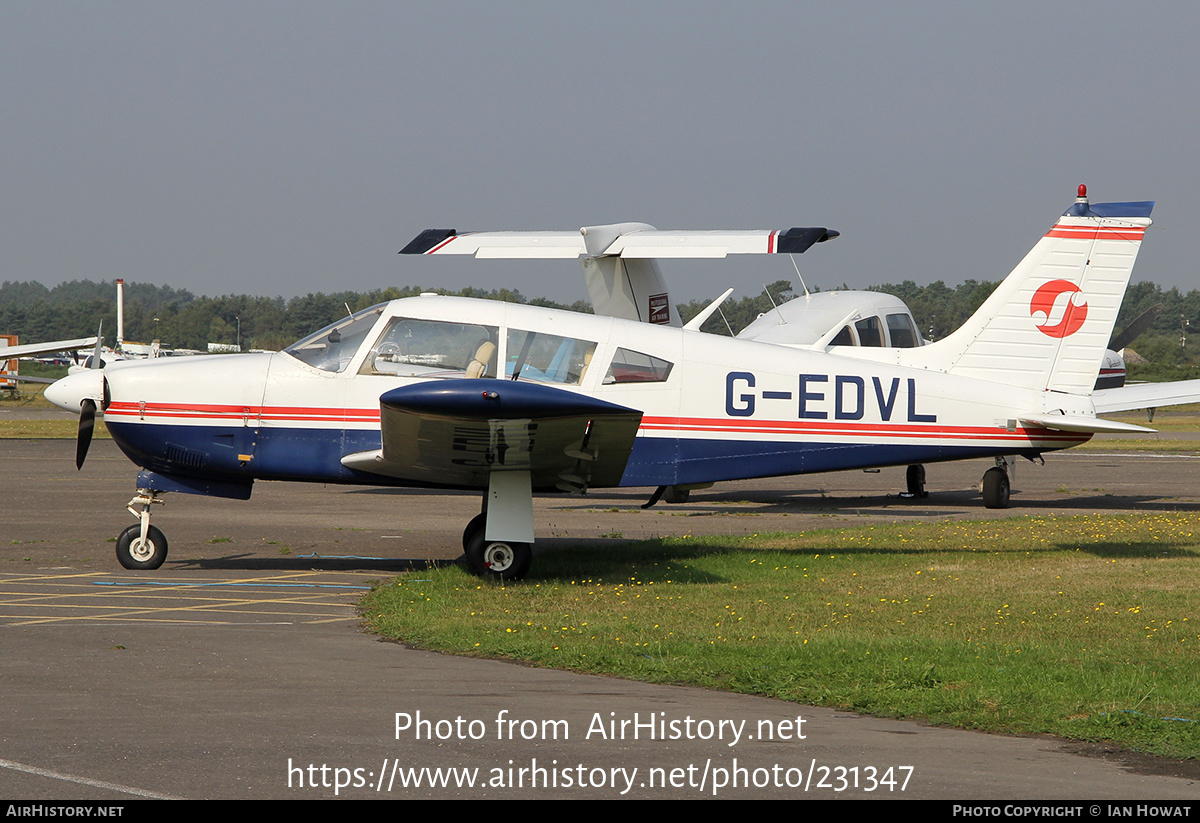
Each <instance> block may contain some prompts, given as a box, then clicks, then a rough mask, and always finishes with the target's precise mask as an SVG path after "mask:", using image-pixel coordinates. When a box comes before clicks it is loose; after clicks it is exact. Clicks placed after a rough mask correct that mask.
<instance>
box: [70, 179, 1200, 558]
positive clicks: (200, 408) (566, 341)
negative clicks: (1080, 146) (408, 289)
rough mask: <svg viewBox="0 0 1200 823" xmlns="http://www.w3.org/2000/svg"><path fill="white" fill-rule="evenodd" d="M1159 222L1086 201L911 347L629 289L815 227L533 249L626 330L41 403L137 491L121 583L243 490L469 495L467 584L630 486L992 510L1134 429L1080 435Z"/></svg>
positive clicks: (773, 246)
mask: <svg viewBox="0 0 1200 823" xmlns="http://www.w3.org/2000/svg"><path fill="white" fill-rule="evenodd" d="M1152 207H1153V204H1152V203H1141V202H1139V203H1107V204H1095V205H1092V204H1089V202H1088V200H1087V198H1086V196H1084V193H1083V191H1082V190H1081V192H1080V197H1079V198H1078V199H1077V200H1076V202H1075V204H1074V205H1072V207H1071V208H1070V209H1068V210H1067V212H1066V213H1065V214H1064V215H1063V216H1062V217H1061V218H1060V219H1059V220H1058V221H1057V222H1056V223H1055V224H1054V226H1053V227H1052V228H1051V229H1050V231H1049V232H1047V234H1046V235H1045V236H1044V237H1042V238H1041V239H1040V240H1039V241H1038V243H1037V245H1036V246H1034V248H1033V250H1032V251H1031V252H1030V253H1029V254H1028V255H1027V256H1026V258H1025V259H1024V260H1023V261H1022V262H1021V263H1020V264H1019V265H1018V266H1017V268H1016V269H1014V270H1013V272H1012V274H1010V275H1009V276H1008V278H1007V279H1005V280H1004V282H1003V283H1001V285H1000V286H999V287H998V288H997V289H996V291H995V293H993V294H992V296H991V297H990V298H988V300H987V301H986V302H985V303H984V304H983V305H982V306H981V307H980V309H979V310H978V311H977V312H976V313H975V315H973V316H972V317H971V318H970V319H969V320H968V321H967V322H966V323H965V324H964V325H963V327H962V328H961V329H959V330H958V331H956V332H955V333H953V334H951V335H949V336H947V337H946V338H944V339H943V340H940V341H937V342H935V343H931V344H929V345H925V346H913V347H908V348H903V347H898V346H890V347H886V348H885V347H875V348H868V347H861V346H860V347H848V346H847V347H834V348H832V349H831V350H830V351H824V350H814V349H812V348H808V349H805V348H796V347H790V346H781V345H778V344H773V343H764V342H760V341H757V340H746V339H736V338H734V339H731V338H728V337H724V336H716V335H710V334H705V333H702V332H700V331H699V330H698V327H699V324H700V323H702V322H703V319H702V318H700V319H699V320H698V322H697V320H693V321H692V322H691V323H689V324H688V325H687V326H683V327H676V326H672V325H670V323H671V318H672V312H673V311H674V309H673V308H672V307H671V305H670V304H669V303H667V304H665V305H664V304H663V303H662V302H661V300H659V299H657V296H658V295H659V294H663V293H665V290H664V291H663V292H656V291H651V292H648V293H641V292H639V291H636V290H632V289H630V290H626V289H625V286H626V285H627V284H628V282H629V281H628V278H625V277H623V276H622V270H625V271H627V270H628V266H629V264H630V263H631V262H632V263H633V264H634V266H635V267H637V266H643V265H647V264H646V263H645V262H644V261H647V260H653V258H655V257H662V256H664V253H665V252H670V251H671V250H674V252H675V253H674V254H672V255H671V256H692V257H699V256H711V257H723V256H725V254H727V253H734V252H739V251H741V252H759V253H800V252H803V251H804V250H806V249H807V248H809V247H811V246H812V245H813V244H815V243H817V242H820V241H821V240H823V239H828V238H829V237H832V236H836V233H834V232H830V231H829V230H827V229H824V228H804V229H789V230H786V231H782V232H781V231H739V232H658V231H654V230H651V229H647V228H640V227H639V228H637V229H636V230H632V231H629V232H625V231H623V230H621V229H620V227H599V229H600V230H599V231H592V230H590V229H588V230H584V231H583V232H580V233H559V236H557V237H556V238H555V239H554V240H552V241H549V242H544V241H537V242H543V243H544V244H543V246H542V248H543V249H544V250H545V252H546V254H545V255H544V256H559V257H569V256H576V257H578V256H581V255H582V256H585V258H586V259H585V269H587V267H588V266H594V267H595V270H596V271H597V272H598V273H599V275H598V277H599V280H600V281H601V282H607V283H608V284H609V286H610V288H609V294H610V295H611V296H612V300H613V302H614V303H616V304H621V303H624V305H625V308H624V309H622V310H631V311H636V312H637V313H638V319H626V318H621V317H614V316H610V314H611V313H610V314H605V313H601V314H598V315H584V314H578V313H572V312H563V311H557V310H552V309H544V308H538V307H533V306H525V305H513V304H505V303H497V302H494V301H485V300H473V299H467V298H453V297H441V296H437V295H424V296H421V297H413V298H407V299H403V300H395V301H392V302H390V303H384V304H380V305H377V306H372V307H370V308H368V309H364V310H362V311H360V312H357V313H355V314H353V315H351V316H348V317H346V318H343V319H341V320H339V321H337V322H335V323H333V324H331V325H329V326H327V327H325V328H324V329H321V330H320V331H318V332H316V333H314V334H312V335H310V336H308V337H306V338H304V339H302V340H300V341H298V342H297V343H295V344H294V345H292V346H291V347H289V348H288V349H287V350H285V351H283V352H275V353H268V354H259V355H254V354H250V355H234V356H214V357H199V358H188V359H185V360H166V359H160V360H149V361H129V362H120V363H113V364H110V365H109V366H108V367H107V368H106V369H104V370H92V371H89V372H86V373H81V374H75V375H70V376H68V377H66V378H64V379H63V380H61V381H59V382H58V383H56V384H55V385H54V386H51V387H50V388H49V389H47V392H46V396H47V398H49V399H51V400H52V402H54V403H56V404H57V405H59V406H61V407H62V408H66V409H72V410H76V411H79V412H80V418H81V428H82V427H84V426H90V422H91V420H90V418H94V415H95V413H96V410H97V408H98V407H99V408H101V409H103V410H104V414H105V421H106V423H107V425H108V428H109V431H110V432H111V434H112V437H113V439H114V440H115V441H116V443H117V445H118V446H119V447H120V448H121V450H122V451H123V452H124V453H125V454H126V455H127V456H128V457H129V458H130V459H131V460H133V462H134V463H136V464H137V465H139V466H140V467H142V468H143V471H142V472H141V474H139V475H138V480H137V494H136V496H135V497H134V499H133V500H132V501H130V505H129V509H130V511H131V512H132V513H133V514H134V515H135V516H136V517H137V518H138V519H139V522H138V523H137V524H136V525H133V526H130V527H129V528H128V529H126V530H125V531H124V532H123V533H122V534H121V536H120V538H119V540H118V543H117V556H118V559H119V560H120V562H121V563H122V565H124V566H125V567H127V568H145V569H149V568H157V567H158V566H160V565H161V564H162V562H163V559H164V557H165V556H166V552H167V542H166V539H165V537H164V536H163V534H162V532H161V531H160V530H159V529H157V528H156V527H154V526H152V525H151V524H150V509H151V506H152V504H154V503H161V502H162V500H161V499H160V498H161V495H162V494H164V493H166V492H172V491H178V492H187V493H191V494H206V495H215V496H221V497H231V498H240V499H247V498H249V497H250V493H251V490H252V488H253V483H254V481H255V480H260V479H261V480H296V481H309V482H326V483H347V484H370V485H382V484H392V485H400V486H424V487H433V488H456V489H477V490H479V491H480V492H481V493H482V495H481V496H482V511H481V513H480V514H479V515H478V516H477V517H475V518H473V519H472V520H471V521H470V522H469V523H468V524H467V525H466V528H465V530H464V532H463V545H464V549H465V551H466V558H467V563H468V566H469V567H470V569H471V570H472V571H473V572H474V573H476V574H479V575H482V576H490V577H496V578H502V579H517V578H520V577H522V576H524V574H525V573H526V572H527V571H528V569H529V566H530V560H531V548H530V544H531V543H532V542H533V537H534V523H533V498H532V495H533V493H534V492H542V491H568V492H584V491H586V490H587V489H589V488H604V487H615V486H625V487H628V486H646V487H653V488H655V489H656V491H655V492H654V495H653V497H652V498H651V501H653V500H656V499H657V498H658V497H659V496H660V495H662V494H663V493H664V492H665V491H666V490H667V489H668V488H671V487H674V488H676V489H679V488H682V489H687V488H689V487H696V486H698V485H706V484H711V483H714V482H719V481H723V480H735V479H742V478H751V477H771V476H780V475H791V474H803V473H810V472H823V471H835V470H841V469H852V468H872V467H878V466H894V465H900V466H903V465H909V464H923V463H930V462H936V461H942V460H958V459H964V458H973V457H985V458H995V461H996V465H995V466H994V467H992V468H989V469H988V470H987V471H986V473H985V474H984V477H983V481H982V485H983V494H984V502H985V504H986V505H988V506H990V507H1001V506H1006V505H1007V504H1008V498H1009V474H1008V471H1007V465H1008V462H1007V459H1006V458H1007V457H1009V456H1013V455H1021V456H1024V457H1027V458H1030V459H1035V460H1036V459H1040V458H1041V456H1042V455H1043V454H1045V453H1047V452H1051V451H1054V450H1057V449H1063V448H1068V447H1070V446H1074V445H1077V444H1079V443H1082V442H1084V441H1086V440H1087V439H1088V438H1089V437H1091V435H1092V434H1093V433H1095V432H1103V431H1138V432H1144V431H1151V430H1150V429H1146V428H1143V427H1141V426H1134V425H1131V424H1127V423H1120V422H1115V421H1108V420H1103V419H1100V418H1098V417H1097V411H1098V410H1101V407H1102V406H1103V410H1107V411H1116V410H1119V409H1121V408H1140V407H1142V406H1144V405H1146V404H1145V403H1144V402H1143V401H1144V399H1145V398H1144V397H1143V396H1142V395H1137V396H1132V395H1129V394H1125V392H1128V389H1129V387H1125V388H1121V389H1114V390H1111V391H1110V392H1109V393H1108V394H1107V395H1106V397H1105V399H1104V402H1103V403H1101V402H1099V401H1098V400H1097V399H1096V397H1095V396H1094V390H1093V386H1094V384H1095V381H1096V376H1097V374H1098V372H1099V369H1100V365H1101V361H1102V359H1103V356H1104V351H1105V345H1106V343H1107V342H1108V340H1109V338H1110V336H1111V334H1112V328H1113V324H1114V322H1115V320H1116V316H1117V311H1118V309H1119V307H1120V304H1121V298H1122V295H1123V294H1124V291H1125V287H1126V284H1127V283H1128V280H1129V277H1130V274H1131V272H1132V270H1133V265H1134V261H1135V259H1136V256H1137V251H1138V248H1139V247H1140V245H1141V241H1142V236H1143V234H1144V233H1145V230H1146V228H1147V227H1148V226H1149V225H1150V223H1151V221H1150V212H1151V209H1152ZM488 234H491V235H493V236H494V235H497V234H503V233H488ZM570 234H573V235H574V236H573V237H571V236H570ZM472 237H475V238H476V239H478V238H479V235H471V234H464V235H458V234H456V233H454V232H445V233H443V235H442V236H441V237H440V238H437V237H434V236H431V235H430V233H429V232H425V233H423V234H422V235H421V237H419V238H418V239H417V240H415V241H414V243H413V244H410V245H409V247H408V248H407V249H406V251H409V252H413V253H419V252H421V251H422V250H423V251H425V252H430V251H432V252H435V253H436V252H438V251H439V250H441V251H442V252H445V250H446V249H447V248H448V247H449V246H451V245H453V244H455V243H462V244H463V247H464V248H469V247H470V245H471V244H472V243H474V242H475V241H473V240H472V239H471V238H472ZM529 240H530V238H529V237H528V236H525V237H518V238H513V239H512V241H511V242H512V245H510V246H509V248H510V249H511V248H512V247H513V245H517V246H520V245H525V246H527V245H529ZM431 241H432V242H431ZM414 244H415V245H414ZM501 246H502V244H501ZM422 247H423V248H422ZM483 248H484V246H483V245H478V244H477V249H476V251H479V250H481V249H483ZM471 253H476V252H471ZM491 256H504V255H503V254H499V253H492V254H491ZM509 256H520V255H516V254H510V255H509ZM588 261H591V262H590V263H589V262H588ZM593 299H595V296H594V295H593ZM715 308H716V304H714V305H713V306H710V307H709V308H708V309H706V313H708V314H711V312H712V311H714V310H715ZM706 316H707V315H706ZM644 319H649V320H655V321H656V322H651V323H648V322H641V320H644ZM851 348H853V354H854V356H847V353H848V351H849V350H850V349H851ZM1196 382H1198V383H1200V381H1196ZM1134 388H1140V387H1134ZM1190 388H1192V389H1195V387H1190ZM1182 393H1184V390H1182V389H1178V388H1177V389H1176V394H1178V395H1180V396H1182ZM1162 399H1163V398H1161V397H1160V398H1158V400H1160V401H1161V400H1162ZM1176 402H1185V401H1182V400H1178V401H1176ZM1157 404H1158V405H1165V403H1163V402H1158V403H1157ZM81 444H82V440H81ZM83 452H86V446H84V447H83ZM82 456H83V454H81V455H80V458H82Z"/></svg>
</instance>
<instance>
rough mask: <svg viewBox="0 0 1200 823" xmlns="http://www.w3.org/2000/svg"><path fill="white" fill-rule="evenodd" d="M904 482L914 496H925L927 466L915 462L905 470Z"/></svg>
mask: <svg viewBox="0 0 1200 823" xmlns="http://www.w3.org/2000/svg"><path fill="white" fill-rule="evenodd" d="M904 482H905V485H907V486H908V493H909V494H911V495H912V496H913V497H924V496H925V466H923V465H922V464H920V463H914V464H913V465H911V466H909V467H908V468H907V469H906V470H905V472H904Z"/></svg>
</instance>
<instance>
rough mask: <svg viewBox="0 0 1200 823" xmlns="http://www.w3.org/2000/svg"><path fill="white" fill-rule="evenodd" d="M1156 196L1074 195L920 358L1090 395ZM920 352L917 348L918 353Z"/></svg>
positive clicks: (952, 369) (958, 370)
mask: <svg viewBox="0 0 1200 823" xmlns="http://www.w3.org/2000/svg"><path fill="white" fill-rule="evenodd" d="M1153 208H1154V203H1153V202H1152V201H1151V202H1139V203H1097V204H1095V205H1091V204H1089V203H1088V200H1087V189H1086V188H1085V187H1084V186H1080V187H1079V198H1078V199H1077V200H1076V201H1075V204H1074V205H1073V206H1071V208H1069V209H1067V211H1066V212H1065V213H1064V214H1063V216H1062V217H1060V218H1059V220H1058V222H1057V223H1055V224H1054V226H1053V228H1051V229H1050V231H1048V232H1046V235H1045V237H1043V238H1042V239H1041V240H1039V241H1038V243H1037V245H1036V246H1034V247H1033V249H1032V250H1031V251H1030V252H1029V254H1027V255H1026V256H1025V259H1024V260H1022V261H1021V262H1020V263H1019V264H1018V265H1017V267H1016V268H1015V269H1013V271H1012V274H1010V275H1009V276H1008V277H1007V278H1005V280H1004V282H1002V283H1001V284H1000V285H999V286H998V287H997V288H996V291H994V292H993V293H992V295H991V296H990V297H989V298H988V299H987V300H986V301H985V302H984V304H983V305H982V306H980V307H979V310H978V311H976V312H975V314H973V315H972V316H971V318H970V319H969V320H967V322H966V323H964V324H963V326H962V327H961V328H960V329H958V330H957V331H955V332H954V333H953V334H951V335H949V336H948V337H946V338H945V339H943V340H940V341H938V342H937V343H933V344H931V345H929V346H926V347H924V348H923V349H917V350H914V352H913V353H914V355H916V356H917V357H918V358H919V359H920V360H922V361H925V362H924V363H923V364H924V365H927V366H930V367H935V368H938V369H939V370H943V371H947V372H949V373H951V374H959V375H964V376H969V377H979V378H983V379H985V380H991V381H993V382H1001V383H1005V384H1007V385H1012V386H1019V387H1022V388H1032V389H1043V390H1051V391H1061V392H1070V393H1072V394H1090V393H1091V391H1092V388H1093V387H1094V386H1095V383H1096V376H1097V374H1098V373H1099V371H1100V364H1101V362H1102V360H1103V358H1104V352H1105V349H1106V348H1107V347H1108V341H1109V339H1110V338H1111V337H1112V333H1113V325H1114V324H1115V323H1116V320H1117V312H1118V311H1119V310H1120V308H1121V300H1122V298H1123V297H1124V296H1125V287H1126V286H1127V285H1128V284H1129V277H1130V275H1131V274H1132V273H1133V264H1134V261H1135V260H1136V259H1137V253H1138V249H1139V248H1140V247H1141V244H1142V235H1144V234H1145V232H1146V228H1147V227H1148V226H1149V225H1150V223H1151V221H1150V211H1151V210H1152V209H1153ZM918 352H919V354H917V353H918Z"/></svg>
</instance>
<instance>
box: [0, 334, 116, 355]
mask: <svg viewBox="0 0 1200 823" xmlns="http://www.w3.org/2000/svg"><path fill="white" fill-rule="evenodd" d="M94 345H96V338H94V337H81V338H79V339H77V340H51V341H49V342H46V343H29V344H28V345H24V346H2V347H0V360H11V359H12V358H14V357H28V356H29V355H31V354H51V353H53V352H56V351H74V350H75V349H87V348H91V347H92V346H94Z"/></svg>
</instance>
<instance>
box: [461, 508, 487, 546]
mask: <svg viewBox="0 0 1200 823" xmlns="http://www.w3.org/2000/svg"><path fill="white" fill-rule="evenodd" d="M486 525H487V513H486V512H480V513H479V514H477V515H475V516H474V517H472V518H471V520H470V522H468V523H467V527H466V528H465V529H463V551H467V550H468V549H469V548H470V546H471V541H472V540H474V539H475V533H476V532H479V533H481V534H482V533H483V528H484V526H486Z"/></svg>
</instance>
